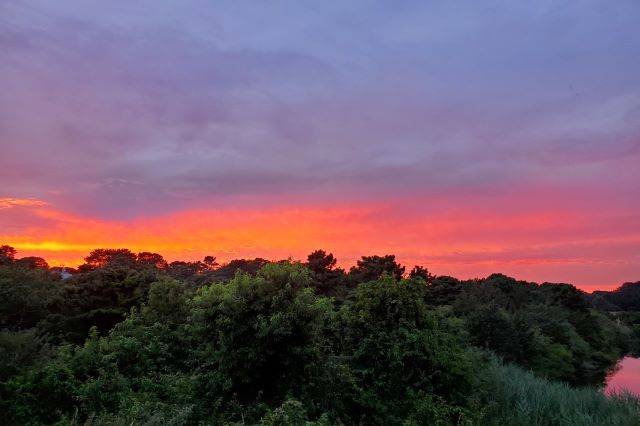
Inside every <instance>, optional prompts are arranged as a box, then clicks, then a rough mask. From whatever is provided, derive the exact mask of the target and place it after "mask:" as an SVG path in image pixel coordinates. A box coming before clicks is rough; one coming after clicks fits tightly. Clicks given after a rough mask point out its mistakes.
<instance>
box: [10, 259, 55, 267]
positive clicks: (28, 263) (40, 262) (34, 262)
mask: <svg viewBox="0 0 640 426" xmlns="http://www.w3.org/2000/svg"><path fill="white" fill-rule="evenodd" d="M15 263H16V265H18V266H22V267H23V268H28V269H49V264H48V263H47V261H46V260H44V259H43V258H41V257H36V256H28V257H22V258H20V259H18V260H16V261H15Z"/></svg>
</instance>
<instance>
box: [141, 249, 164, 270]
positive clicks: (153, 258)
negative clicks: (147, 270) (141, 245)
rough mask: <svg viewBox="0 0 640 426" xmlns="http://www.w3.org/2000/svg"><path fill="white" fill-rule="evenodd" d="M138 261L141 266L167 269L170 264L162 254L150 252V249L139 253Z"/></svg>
mask: <svg viewBox="0 0 640 426" xmlns="http://www.w3.org/2000/svg"><path fill="white" fill-rule="evenodd" d="M137 262H138V264H139V265H140V266H143V267H145V266H146V267H153V268H157V269H165V268H166V267H167V266H168V264H167V261H166V260H164V257H162V255H159V254H158V253H150V252H148V251H143V252H142V253H138V256H137Z"/></svg>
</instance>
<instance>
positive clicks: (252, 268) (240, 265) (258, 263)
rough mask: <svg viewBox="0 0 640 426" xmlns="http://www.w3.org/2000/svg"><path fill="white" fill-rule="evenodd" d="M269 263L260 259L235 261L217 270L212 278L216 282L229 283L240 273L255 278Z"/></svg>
mask: <svg viewBox="0 0 640 426" xmlns="http://www.w3.org/2000/svg"><path fill="white" fill-rule="evenodd" d="M269 263H271V262H269V261H268V260H267V259H262V258H260V257H256V258H255V259H234V260H232V261H230V262H229V263H227V264H226V265H222V266H221V267H219V268H218V269H216V270H215V272H214V273H213V274H212V276H211V277H212V279H214V280H215V281H228V280H230V279H231V278H233V277H234V276H235V274H236V272H238V271H242V272H246V273H247V274H249V275H251V276H255V275H256V274H257V273H258V271H259V270H260V268H262V267H263V266H265V265H268V264H269Z"/></svg>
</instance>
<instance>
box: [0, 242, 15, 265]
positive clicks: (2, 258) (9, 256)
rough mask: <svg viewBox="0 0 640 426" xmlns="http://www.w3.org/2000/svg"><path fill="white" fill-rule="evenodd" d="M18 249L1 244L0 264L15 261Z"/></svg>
mask: <svg viewBox="0 0 640 426" xmlns="http://www.w3.org/2000/svg"><path fill="white" fill-rule="evenodd" d="M16 253H17V250H16V249H14V248H13V247H11V246H8V245H3V246H0V265H7V264H10V263H12V262H13V260H14V259H15V257H16Z"/></svg>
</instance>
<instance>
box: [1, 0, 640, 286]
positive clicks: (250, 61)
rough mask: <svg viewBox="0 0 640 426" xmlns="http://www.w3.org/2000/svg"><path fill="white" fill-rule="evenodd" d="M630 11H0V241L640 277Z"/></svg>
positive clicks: (173, 5)
mask: <svg viewBox="0 0 640 426" xmlns="http://www.w3.org/2000/svg"><path fill="white" fill-rule="evenodd" d="M639 23H640V2H638V1H637V0H629V1H625V0H620V1H615V2H605V1H580V2H577V1H576V2H565V1H536V2H513V1H504V2H501V1H495V2H494V1H492V2H476V1H470V2H464V1H461V2H451V1H443V2H423V1H400V2H371V1H367V2H359V1H348V2H340V1H336V2H326V1H325V2H304V1H296V2H284V1H275V2H243V1H228V2H227V1H221V2H211V1H179V2H178V1H173V2H169V1H158V0H153V1H100V2H98V1H65V0H57V1H36V0H29V1H12V0H9V1H3V2H0V81H1V82H2V91H1V92H0V244H9V245H12V246H14V247H16V248H17V249H18V251H19V253H18V255H19V256H27V255H38V256H42V257H44V258H45V259H47V260H48V261H49V262H50V264H53V265H60V264H66V265H76V264H78V263H80V262H81V261H82V258H83V257H84V256H86V254H87V253H88V252H89V251H90V250H91V249H93V248H99V247H108V248H118V247H127V248H130V249H132V250H134V251H143V250H146V251H155V252H159V253H161V254H163V255H164V256H165V257H166V258H167V259H168V260H176V259H184V260H187V259H190V260H195V259H201V258H202V257H203V256H204V255H207V254H211V255H214V256H217V257H218V259H219V260H222V261H226V260H230V259H233V258H238V257H256V256H260V257H266V258H269V259H280V258H285V257H288V256H292V257H294V258H297V259H300V258H304V257H306V255H307V254H308V253H309V252H310V251H312V250H313V249H317V248H323V249H325V250H327V251H330V252H333V253H334V254H335V255H336V256H337V257H338V259H339V261H340V264H341V265H342V266H345V267H348V266H350V265H352V264H353V263H354V262H355V260H356V259H357V258H358V257H359V256H361V255H368V254H387V253H394V254H396V255H397V257H398V259H399V260H400V261H401V262H402V263H405V264H407V265H410V266H411V265H413V264H422V265H425V266H427V267H428V268H429V269H430V270H431V271H432V272H433V273H436V274H447V275H453V276H456V277H459V278H473V277H483V276H486V275H489V274H490V273H492V272H503V273H506V274H509V275H512V276H515V277H517V278H520V279H527V280H532V281H537V282H543V281H552V282H570V283H573V284H575V285H577V286H578V287H581V288H583V289H585V290H589V291H590V290H593V289H596V288H602V289H605V288H611V287H615V286H617V285H619V284H621V283H622V282H624V281H637V280H640V30H639V25H640V24H639Z"/></svg>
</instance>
